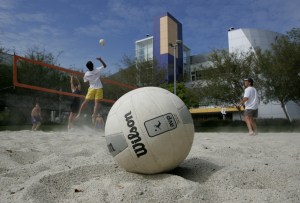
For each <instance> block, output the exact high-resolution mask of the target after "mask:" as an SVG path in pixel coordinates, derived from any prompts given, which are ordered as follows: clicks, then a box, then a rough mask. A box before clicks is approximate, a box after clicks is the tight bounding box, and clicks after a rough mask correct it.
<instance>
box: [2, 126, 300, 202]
mask: <svg viewBox="0 0 300 203" xmlns="http://www.w3.org/2000/svg"><path fill="white" fill-rule="evenodd" d="M0 202H1V203H2V202H5V203H7V202H70V203H71V202H139V203H140V202H147V203H148V202H228V203H229V202H230V203H231V202H272V203H274V202H280V203H281V202H300V133H261V134H259V135H258V136H248V135H247V134H243V133H196V134H195V139H194V144H193V147H192V149H191V152H190V154H189V156H188V157H187V158H186V160H185V161H184V162H183V163H182V164H181V165H180V166H179V167H177V168H176V169H174V170H173V171H171V172H169V173H164V174H158V175H139V174H133V173H128V172H126V171H124V170H123V169H122V168H120V167H118V166H117V164H116V163H115V161H114V160H113V158H112V156H111V155H110V154H109V152H108V150H107V148H106V142H105V138H104V137H102V136H101V135H100V134H99V133H98V134H95V133H94V131H89V132H88V133H83V131H80V130H78V131H76V132H72V133H70V132H31V131H16V132H10V131H2V132H0Z"/></svg>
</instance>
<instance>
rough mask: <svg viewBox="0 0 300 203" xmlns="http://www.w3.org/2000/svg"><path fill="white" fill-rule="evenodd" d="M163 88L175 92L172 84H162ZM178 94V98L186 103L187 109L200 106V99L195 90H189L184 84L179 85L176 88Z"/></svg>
mask: <svg viewBox="0 0 300 203" xmlns="http://www.w3.org/2000/svg"><path fill="white" fill-rule="evenodd" d="M160 87H161V88H164V89H166V90H169V91H170V92H174V85H173V83H172V84H167V83H164V84H161V85H160ZM176 94H177V96H178V97H179V98H180V99H181V100H182V101H183V102H184V103H185V105H186V106H187V107H194V106H198V104H199V98H198V97H197V95H198V94H197V92H195V91H193V89H189V88H187V87H186V86H185V85H184V83H183V82H181V83H177V86H176Z"/></svg>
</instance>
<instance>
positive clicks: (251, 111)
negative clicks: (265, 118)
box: [240, 78, 259, 135]
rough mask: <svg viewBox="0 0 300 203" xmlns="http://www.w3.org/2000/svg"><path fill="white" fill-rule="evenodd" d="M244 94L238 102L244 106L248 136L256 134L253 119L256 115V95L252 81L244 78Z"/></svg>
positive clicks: (257, 102) (257, 100)
mask: <svg viewBox="0 0 300 203" xmlns="http://www.w3.org/2000/svg"><path fill="white" fill-rule="evenodd" d="M244 86H245V88H246V89H245V92H244V97H243V99H242V100H241V101H240V104H241V105H245V112H244V116H245V122H246V124H247V127H248V130H249V135H256V134H257V125H256V123H255V120H254V119H255V118H257V115H258V104H259V99H258V94H257V91H256V89H255V88H254V87H253V79H252V78H246V79H244Z"/></svg>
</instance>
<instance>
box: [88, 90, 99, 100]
mask: <svg viewBox="0 0 300 203" xmlns="http://www.w3.org/2000/svg"><path fill="white" fill-rule="evenodd" d="M85 99H87V100H100V99H103V89H102V88H100V89H92V88H89V89H88V93H87V94H86V96H85Z"/></svg>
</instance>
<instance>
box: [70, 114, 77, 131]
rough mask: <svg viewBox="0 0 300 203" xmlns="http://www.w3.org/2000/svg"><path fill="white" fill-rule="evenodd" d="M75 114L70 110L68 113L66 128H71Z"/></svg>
mask: <svg viewBox="0 0 300 203" xmlns="http://www.w3.org/2000/svg"><path fill="white" fill-rule="evenodd" d="M76 116H77V114H76V113H72V112H71V113H70V116H69V120H68V129H70V128H72V126H73V121H74V119H75V117H76Z"/></svg>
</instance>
